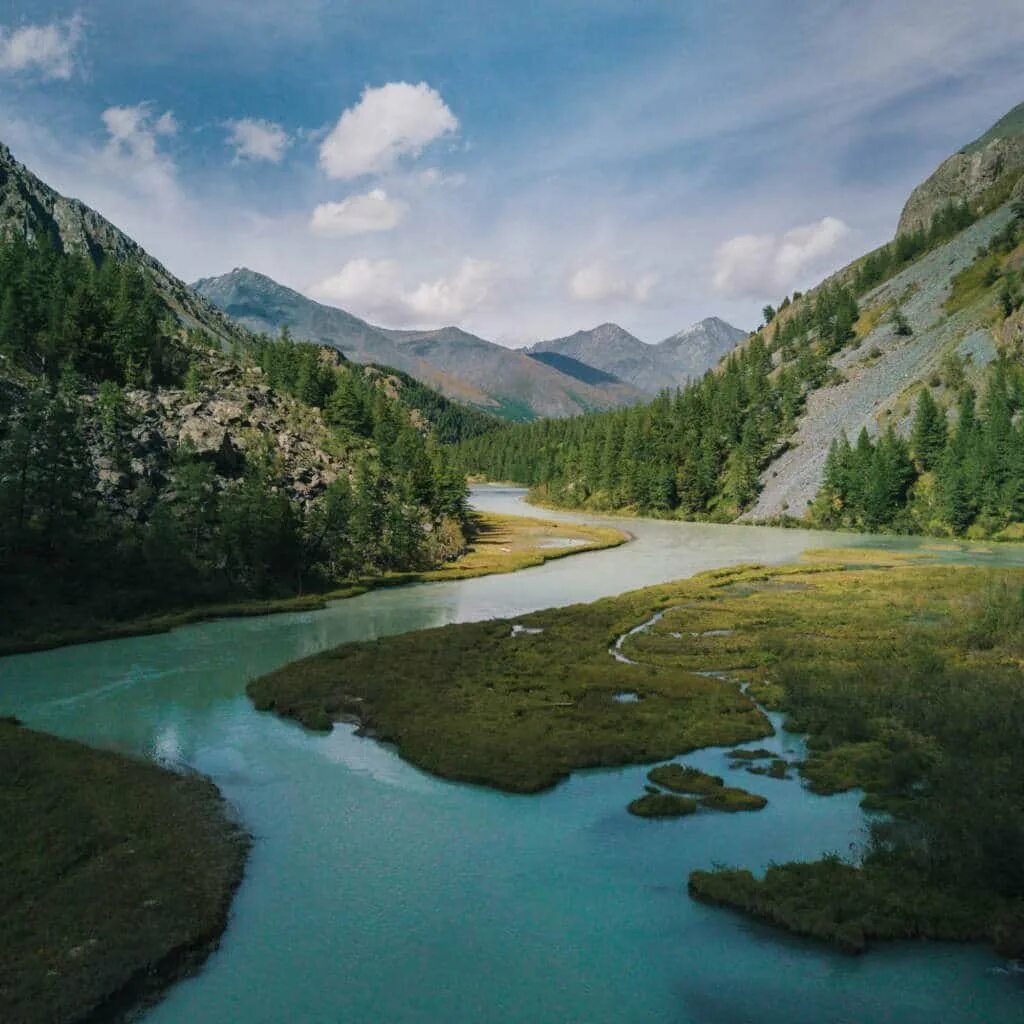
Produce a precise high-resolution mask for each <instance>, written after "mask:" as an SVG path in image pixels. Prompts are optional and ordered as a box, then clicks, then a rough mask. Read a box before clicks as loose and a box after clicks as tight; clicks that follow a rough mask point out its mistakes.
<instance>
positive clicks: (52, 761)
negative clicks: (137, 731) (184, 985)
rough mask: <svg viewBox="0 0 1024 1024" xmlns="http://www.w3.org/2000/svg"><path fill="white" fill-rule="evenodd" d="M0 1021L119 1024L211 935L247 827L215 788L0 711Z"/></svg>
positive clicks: (221, 918)
mask: <svg viewBox="0 0 1024 1024" xmlns="http://www.w3.org/2000/svg"><path fill="white" fill-rule="evenodd" d="M0 835H2V836H3V841H2V842H0V917H2V919H3V928H2V929H0V1020H3V1021H8V1022H10V1024H16V1022H25V1024H27V1022H30V1021H47V1022H50V1024H63V1022H72V1021H85V1020H89V1021H93V1020H96V1021H100V1020H102V1021H119V1020H122V1019H126V1018H127V1017H129V1016H131V1015H132V1014H133V1013H135V1012H137V1011H138V1010H139V1008H140V1007H142V1006H145V1005H147V1004H148V1003H151V1002H153V1001H155V999H156V998H157V997H158V996H159V994H160V993H161V992H162V991H163V990H164V989H165V988H166V987H167V986H168V985H170V984H171V983H172V982H174V981H175V980H177V979H178V978H180V977H182V976H183V975H185V974H188V973H190V972H191V971H193V970H195V969H196V968H197V966H198V965H199V964H200V963H201V962H202V961H203V959H205V957H206V956H207V955H208V953H209V952H210V951H211V950H212V949H213V948H214V947H215V946H216V944H217V941H218V939H219V937H220V934H221V932H222V931H223V929H224V926H225V924H226V923H227V914H228V907H229V905H230V902H231V898H232V895H233V894H234V891H235V889H236V887H237V886H238V883H239V882H240V880H241V877H242V871H243V866H244V862H245V857H246V852H247V849H248V838H247V836H246V835H245V834H244V833H243V832H242V831H241V829H240V828H239V827H238V826H237V825H235V824H234V823H233V822H232V821H231V820H230V819H229V817H228V816H227V815H226V813H225V807H224V803H223V801H222V800H221V797H220V795H219V793H218V791H217V789H216V787H215V786H214V785H213V784H212V783H210V782H208V781H206V780H204V779H202V778H199V777H197V776H186V775H178V774H175V773H173V772H169V771H166V770H164V769H162V768H159V767H157V766H156V765H152V764H146V763H144V762H141V761H135V760H131V759H129V758H125V757H121V756H119V755H117V754H113V753H109V752H106V751H99V750H93V749H91V748H89V747H85V746H82V745H81V744H78V743H72V742H68V741H66V740H61V739H56V738H54V737H52V736H44V735H42V734H40V733H36V732H32V731H30V730H28V729H25V728H22V727H20V726H19V725H17V724H16V723H15V722H14V721H13V720H11V719H4V720H0Z"/></svg>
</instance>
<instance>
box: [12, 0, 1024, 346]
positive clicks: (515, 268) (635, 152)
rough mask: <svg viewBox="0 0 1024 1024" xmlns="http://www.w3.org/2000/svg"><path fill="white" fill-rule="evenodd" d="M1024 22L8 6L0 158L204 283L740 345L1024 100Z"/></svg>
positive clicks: (493, 320)
mask: <svg viewBox="0 0 1024 1024" xmlns="http://www.w3.org/2000/svg"><path fill="white" fill-rule="evenodd" d="M1020 14H1021V6H1020V3H1019V2H1017V0H976V2H973V3H965V2H954V0H927V2H924V0H901V2H895V3H893V2H888V3H882V2H875V0H858V2H853V0H816V2H806V3H797V2H782V0H761V2H749V0H748V2H745V3H738V2H731V0H718V2H712V0H706V2H700V3H698V2H690V3H684V2H682V0H677V2H672V3H661V2H638V0H633V2H627V0H615V2H613V0H586V2H583V0H558V2H554V0H549V2H540V0H532V2H530V0H519V2H517V3H508V2H503V0H463V2H460V3H449V2H445V0H433V2H431V3H429V4H428V3H423V2H419V3H413V2H389V0H378V2H376V3H367V2H362V3H354V2H335V0H264V2H261V0H205V2H200V0H175V2H173V3H168V2H166V0H163V2H160V3H153V2H150V0H136V2H134V3H128V2H123V0H122V2H114V0H95V2H92V3H77V4H76V3H43V2H38V3H37V2H28V3H24V2H19V3H16V4H14V3H7V4H0V139H2V140H3V141H5V142H7V143H8V144H9V145H10V146H11V148H12V149H13V150H14V152H15V154H16V155H17V156H18V157H19V158H20V159H22V160H24V161H25V162H26V163H28V164H29V166H30V167H32V168H33V169H34V170H35V171H36V172H37V173H39V174H40V175H41V176H42V177H44V178H45V179H46V180H48V181H49V182H50V183H51V184H53V185H54V186H55V187H57V188H59V189H60V190H61V191H64V192H67V193H70V194H73V195H76V196H78V197H80V198H82V199H83V200H85V201H86V202H88V203H90V204H91V205H94V206H96V207H97V208H98V209H99V210H100V211H101V212H103V213H104V214H105V215H107V216H108V217H110V218H111V219H112V220H114V221H115V222H116V223H117V224H119V225H120V226H121V227H123V228H124V229H125V230H126V231H128V232H129V233H130V234H131V235H133V236H134V237H135V238H137V239H138V240H139V241H140V242H141V243H142V244H143V245H145V246H146V247H147V248H148V249H149V250H150V251H151V252H153V253H154V255H156V256H157V257H158V258H160V259H162V260H163V261H164V262H165V263H166V264H167V265H168V266H169V267H170V269H171V270H173V271H174V272H175V273H177V274H178V275H180V276H182V277H184V278H186V279H187V280H192V279H194V278H196V277H199V276H205V275H210V274H217V273H222V272H225V271H227V270H230V269H231V268H232V267H235V266H241V265H244V266H249V267H252V268H253V269H256V270H260V271H263V272H265V273H268V274H270V275H271V276H273V277H275V278H277V279H278V280H280V281H282V282H283V283H285V284H288V285H290V286H292V287H295V288H298V289H299V290H300V291H303V292H305V293H306V294H309V295H311V296H313V297H316V298H319V299H321V300H323V301H327V302H331V303H333V304H336V305H340V306H343V307H344V308H347V309H349V310H351V311H352V312H355V313H357V314H359V315H362V316H365V317H367V318H368V319H371V320H374V321H376V322H381V323H385V324H387V325H390V326H438V325H441V324H444V323H456V324H459V325H461V326H463V327H465V328H467V329H469V330H472V331H474V332H476V333H480V334H483V335H484V336H486V337H490V338H493V339H495V340H499V341H502V342H503V343H506V344H515V345H518V344H523V343H526V342H529V341H533V340H537V339H539V338H542V337H552V336H556V335H559V334H563V333H568V332H571V331H573V330H576V329H579V328H581V327H589V326H593V325H594V324H597V323H600V322H602V321H605V320H615V321H616V322H618V323H621V324H622V325H623V326H624V327H626V328H627V329H629V330H631V331H633V332H634V333H635V334H637V335H638V336H639V337H641V338H643V339H644V340H647V341H656V340H659V339H660V338H662V337H665V336H666V335H668V334H670V333H673V332H674V331H676V330H678V329H680V328H681V327H683V326H685V325H686V324H688V323H690V322H692V321H694V320H696V319H699V318H701V317H703V316H708V315H712V314H717V315H720V316H723V317H725V318H726V319H729V320H732V321H733V322H735V323H737V324H738V325H740V326H743V327H750V326H753V325H754V324H755V323H756V321H757V319H758V318H759V311H760V308H761V306H762V305H763V304H764V303H765V302H766V301H776V300H778V299H779V298H781V296H782V295H783V294H785V293H786V292H788V291H791V290H792V289H793V288H801V287H806V286H808V285H810V284H813V283H814V282H815V281H817V280H818V279H820V277H821V276H822V275H823V274H824V273H826V272H827V271H828V270H830V269H832V268H834V267H837V266H839V265H841V264H842V263H844V262H846V261H847V260H848V259H849V258H851V257H853V256H855V255H858V254H859V253H861V252H863V251H865V250H866V249H868V248H870V247H872V246H873V245H875V244H877V243H879V242H881V241H883V240H885V239H886V238H888V237H890V236H891V234H892V232H893V229H894V227H895V223H896V219H897V217H898V215H899V211H900V208H901V206H902V204H903V201H904V200H905V198H906V196H907V194H908V192H909V191H910V189H911V188H912V187H913V185H914V184H916V183H917V182H918V181H920V180H921V179H922V178H924V177H925V176H926V175H927V174H928V173H930V171H931V170H932V169H933V168H934V167H935V166H936V165H937V164H938V163H939V162H940V161H941V160H942V159H943V158H944V157H945V156H947V155H948V154H949V153H950V152H952V151H954V150H955V149H956V148H958V147H959V146H961V145H963V144H964V143H966V142H967V141H969V140H971V139H972V138H974V137H975V136H977V135H979V134H981V132H983V131H984V130H985V129H986V128H987V127H988V126H989V125H990V124H991V123H992V122H993V121H994V120H996V119H997V118H998V117H999V116H1001V115H1002V114H1003V113H1005V112H1006V111H1007V110H1008V109H1009V108H1010V107H1012V106H1014V105H1015V104H1016V103H1018V102H1021V101H1022V100H1024V74H1022V72H1024V18H1021V17H1020Z"/></svg>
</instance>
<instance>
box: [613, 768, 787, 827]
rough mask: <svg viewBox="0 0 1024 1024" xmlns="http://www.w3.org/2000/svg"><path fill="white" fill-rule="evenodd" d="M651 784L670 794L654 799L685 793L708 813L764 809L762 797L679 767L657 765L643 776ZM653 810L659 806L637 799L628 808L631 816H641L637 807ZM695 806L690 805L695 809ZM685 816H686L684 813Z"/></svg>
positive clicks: (706, 774) (696, 771)
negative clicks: (697, 798)
mask: <svg viewBox="0 0 1024 1024" xmlns="http://www.w3.org/2000/svg"><path fill="white" fill-rule="evenodd" d="M647 778H648V779H650V781H651V782H654V783H657V784H658V785H659V786H663V787H664V788H665V789H668V790H671V791H672V792H671V794H660V793H659V794H656V796H667V795H675V794H676V793H686V794H688V795H691V796H699V797H700V800H699V804H700V806H701V807H706V808H707V809H708V810H712V811H726V812H732V811H759V810H761V808H762V807H766V806H767V805H768V801H767V800H766V799H765V798H764V797H763V796H758V795H757V794H756V793H748V792H747V791H746V790H745V789H738V788H736V787H734V786H727V785H726V784H725V782H724V781H723V779H722V777H721V776H720V775H709V774H708V773H707V772H702V771H701V770H700V769H699V768H691V767H690V766H689V765H683V764H676V763H672V764H660V765H658V767H657V768H652V769H651V770H650V771H649V772H648V773H647ZM638 804H639V805H642V806H645V807H646V806H650V807H655V806H659V805H658V803H657V801H656V800H655V799H653V798H645V797H641V798H640V799H639V800H634V801H633V802H632V803H631V804H630V805H629V811H630V813H631V814H641V813H642V812H640V811H638V810H636V806H637V805H638ZM696 804H697V802H695V803H694V809H696ZM687 813H688V812H687ZM644 816H645V817H660V815H656V814H653V813H647V814H645V815H644Z"/></svg>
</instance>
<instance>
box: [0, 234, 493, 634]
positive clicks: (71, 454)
mask: <svg viewBox="0 0 1024 1024" xmlns="http://www.w3.org/2000/svg"><path fill="white" fill-rule="evenodd" d="M230 348H231V351H229V352H226V351H224V350H223V349H222V342H221V341H218V340H215V339H214V338H213V337H212V336H211V335H210V334H208V333H207V332H206V331H204V330H201V329H197V328H195V327H192V328H190V327H188V326H185V325H183V324H182V322H181V320H180V318H179V317H178V316H177V315H176V314H175V311H174V310H173V309H172V307H171V306H170V305H169V303H168V302H167V301H166V299H165V298H164V296H163V294H162V293H161V291H160V290H159V289H158V288H157V287H156V286H155V284H154V282H153V279H152V277H151V275H150V274H149V273H148V272H147V271H146V269H145V267H140V266H139V265H138V264H136V263H134V262H132V261H130V260H126V261H119V260H117V259H116V258H113V257H104V256H102V255H101V256H99V257H97V258H93V257H92V256H90V255H86V254H75V253H68V252H64V251H62V249H61V248H60V246H59V243H53V242H50V241H49V240H48V239H47V238H45V237H44V238H43V239H41V240H40V242H39V244H34V243H33V242H30V241H27V240H26V239H25V238H19V237H14V238H13V240H11V241H9V242H6V243H3V244H2V245H0V581H2V582H0V600H2V603H3V607H4V609H5V614H4V626H3V633H4V636H3V637H2V639H3V640H4V641H6V642H11V641H12V640H14V639H16V638H23V639H25V640H26V641H28V640H31V639H33V638H37V637H39V636H40V635H41V634H44V633H46V632H47V631H49V630H54V631H58V632H59V631H60V630H62V629H66V628H69V627H72V626H74V627H75V628H82V627H87V626H88V624H89V623H90V622H97V623H99V622H101V621H102V622H108V621H112V620H117V619H121V618H125V617H138V616H140V615H144V614H147V613H151V612H154V611H159V610H166V609H176V608H183V607H186V606H193V605H196V604H201V603H212V602H222V601H226V600H236V599H239V598H247V597H255V596H259V597H271V596H281V595H290V594H295V593H300V592H303V591H304V590H308V589H320V590H322V589H326V588H330V587H336V586H338V585H339V584H342V583H344V581H346V580H350V579H353V578H355V577H357V576H359V575H361V574H365V573H380V572H385V571H389V570H398V569H413V568H419V567H426V566H431V565H436V564H438V563H440V562H442V561H444V560H445V559H447V558H450V557H453V556H454V555H456V554H457V553H459V552H460V551H461V550H462V548H463V547H464V543H465V540H464V534H463V527H464V526H465V523H466V515H467V510H466V502H465V498H466V489H465V483H464V479H463V477H462V476H461V474H459V473H458V472H457V471H454V470H453V469H452V468H451V467H450V465H449V464H448V462H447V461H446V460H445V458H444V457H443V455H442V450H441V446H440V441H442V440H443V441H452V440H456V439H459V438H464V437H467V436H471V435H472V434H473V433H475V432H478V431H481V430H486V429H488V428H489V427H490V426H491V425H492V421H491V420H490V418H489V417H485V416H483V415H481V414H478V413H473V412H471V411H469V410H462V409H460V408H459V407H457V406H455V405H453V404H452V403H450V402H448V401H447V400H445V399H443V398H442V397H441V396H439V395H436V394H435V393H433V392H431V391H430V390H429V389H427V388H425V387H423V386H422V385H419V384H417V383H415V382H413V381H411V380H409V379H408V378H406V377H405V376H404V375H401V374H395V373H392V372H390V371H388V370H386V369H381V368H377V367H355V366H353V365H351V364H348V363H347V362H346V361H345V360H344V359H343V358H341V357H340V356H339V355H338V354H337V353H336V352H333V351H330V350H323V349H321V348H319V347H317V346H313V345H305V344H297V343H294V342H292V341H291V340H290V339H288V338H287V337H286V336H285V337H283V338H281V339H269V338H257V337H255V336H251V335H248V334H246V333H238V334H235V335H234V336H233V337H232V338H231V341H230Z"/></svg>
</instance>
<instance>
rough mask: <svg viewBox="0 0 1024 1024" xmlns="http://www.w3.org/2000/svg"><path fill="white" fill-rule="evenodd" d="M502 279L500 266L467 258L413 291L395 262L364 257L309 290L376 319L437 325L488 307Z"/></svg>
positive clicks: (398, 322) (423, 282) (329, 300)
mask: <svg viewBox="0 0 1024 1024" xmlns="http://www.w3.org/2000/svg"><path fill="white" fill-rule="evenodd" d="M501 276H502V275H501V270H500V268H499V267H498V265H497V264H495V263H492V262H490V261H488V260H478V259H473V258H471V257H467V258H465V259H463V260H462V262H461V263H460V264H459V265H458V266H457V267H456V268H455V269H454V271H452V273H450V274H447V275H442V276H441V277H439V278H436V279H434V280H430V281H420V282H419V283H417V284H414V285H412V286H408V285H406V283H405V281H404V279H403V275H402V272H401V268H400V267H399V265H398V263H397V262H396V261H395V260H390V259H382V260H371V259H364V258H360V259H354V260H349V262H348V263H346V264H345V266H344V267H342V268H341V270H340V271H338V273H337V274H334V275H333V276H332V277H329V278H327V279H326V280H324V281H321V282H320V283H319V284H317V285H315V286H314V287H313V288H312V289H310V291H311V293H312V294H313V295H314V296H315V297H316V298H318V299H322V300H323V301H325V302H332V303H337V304H338V305H341V306H344V307H345V308H346V309H351V310H352V311H353V312H357V313H359V314H361V315H362V316H366V317H370V318H372V319H380V320H383V321H385V322H388V323H393V324H399V325H410V326H413V325H414V326H437V325H438V324H439V323H447V322H450V321H452V320H453V319H456V318H460V317H463V316H465V315H466V314H468V313H472V312H474V311H476V310H479V309H481V308H483V307H484V306H486V305H487V304H488V302H489V301H490V300H491V298H492V297H493V295H494V292H495V289H496V287H497V285H498V282H499V281H500V279H501Z"/></svg>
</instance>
